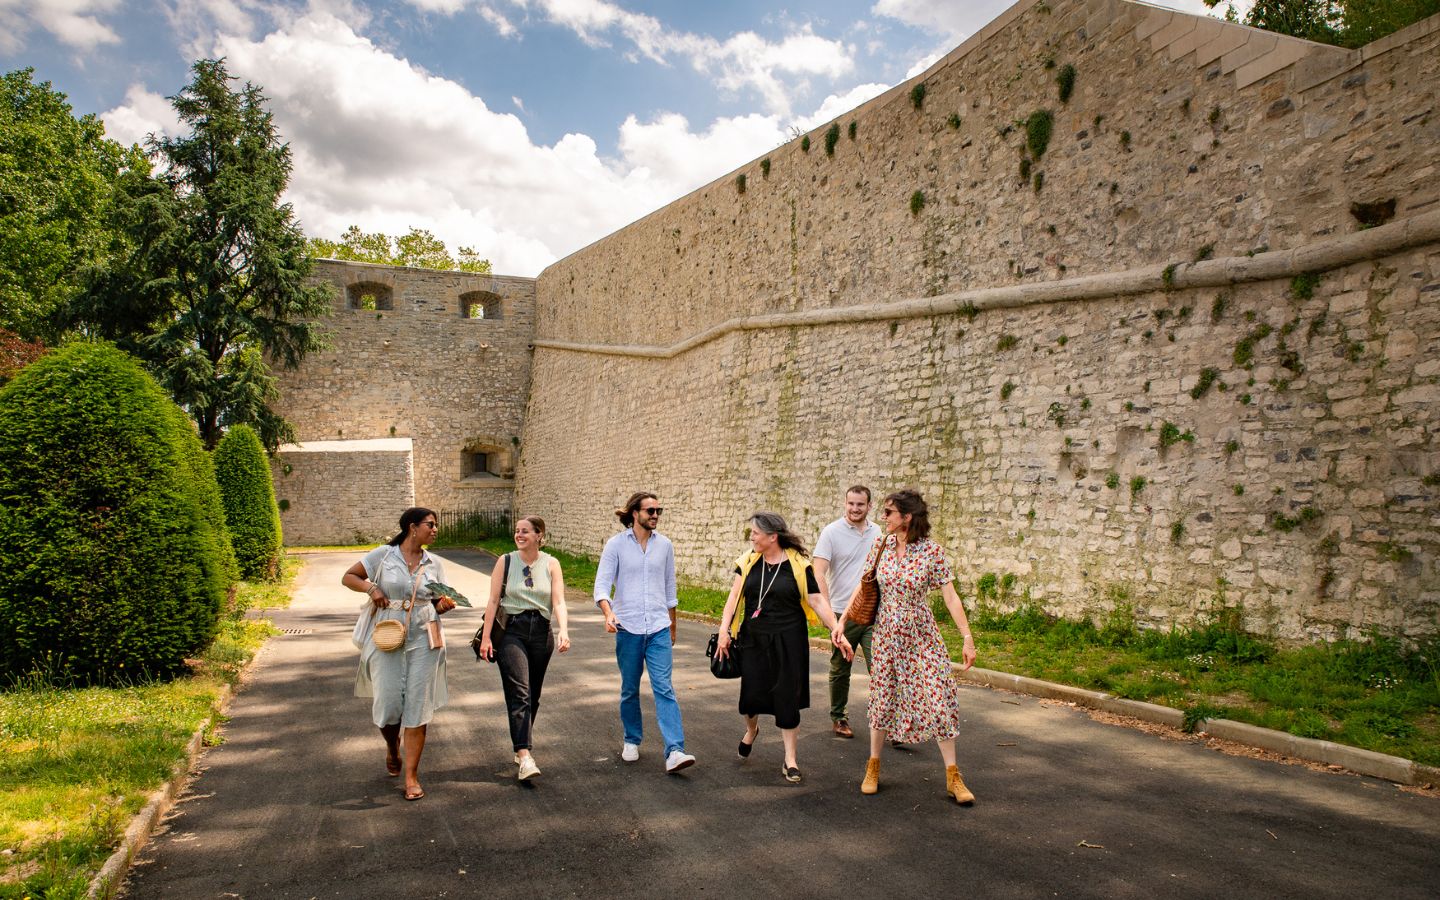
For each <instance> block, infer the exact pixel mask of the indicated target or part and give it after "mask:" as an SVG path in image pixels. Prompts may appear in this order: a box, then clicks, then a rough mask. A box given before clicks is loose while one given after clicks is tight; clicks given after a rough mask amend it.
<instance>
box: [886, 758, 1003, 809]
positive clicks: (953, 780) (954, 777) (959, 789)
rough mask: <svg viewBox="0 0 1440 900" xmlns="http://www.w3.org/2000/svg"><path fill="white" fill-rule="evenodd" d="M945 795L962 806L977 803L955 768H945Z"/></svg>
mask: <svg viewBox="0 0 1440 900" xmlns="http://www.w3.org/2000/svg"><path fill="white" fill-rule="evenodd" d="M876 768H877V769H878V768H879V766H876ZM860 789H861V790H862V791H863V790H864V789H865V788H864V787H863V786H862V787H861V788H860ZM945 793H947V794H949V795H950V796H952V797H954V798H955V802H956V803H959V804H960V805H961V806H969V805H970V804H972V803H974V802H975V795H974V794H972V793H970V789H969V788H967V787H966V786H965V779H963V778H961V777H960V770H959V769H958V768H956V767H955V766H946V767H945Z"/></svg>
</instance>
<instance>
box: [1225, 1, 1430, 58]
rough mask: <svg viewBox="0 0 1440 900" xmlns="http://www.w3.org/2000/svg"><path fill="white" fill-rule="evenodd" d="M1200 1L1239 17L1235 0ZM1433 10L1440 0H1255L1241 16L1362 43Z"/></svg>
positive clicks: (1345, 43) (1340, 42)
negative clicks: (1229, 0) (1231, 0)
mask: <svg viewBox="0 0 1440 900" xmlns="http://www.w3.org/2000/svg"><path fill="white" fill-rule="evenodd" d="M1204 3H1205V5H1206V6H1208V7H1210V8H1211V9H1214V8H1215V7H1217V6H1224V8H1225V18H1226V20H1227V21H1231V22H1238V21H1240V15H1239V13H1238V12H1237V10H1236V8H1235V4H1234V3H1232V2H1228V0H1204ZM1437 12H1440V0H1255V3H1254V4H1253V5H1252V6H1251V7H1250V11H1249V12H1247V13H1246V14H1245V19H1244V21H1245V24H1246V25H1250V26H1253V27H1255V28H1263V29H1265V30H1266V31H1274V32H1277V33H1279V34H1288V35H1290V36H1292V37H1298V38H1304V39H1305V40H1308V41H1318V42H1320V43H1324V44H1335V45H1337V46H1341V47H1363V46H1365V45H1366V44H1368V43H1370V42H1371V41H1375V40H1379V39H1380V38H1382V37H1384V36H1385V35H1387V34H1391V33H1393V32H1395V31H1399V30H1400V29H1401V28H1404V27H1405V26H1406V25H1410V24H1413V23H1415V22H1418V21H1420V20H1421V19H1423V18H1426V17H1427V16H1432V15H1434V14H1435V13H1437Z"/></svg>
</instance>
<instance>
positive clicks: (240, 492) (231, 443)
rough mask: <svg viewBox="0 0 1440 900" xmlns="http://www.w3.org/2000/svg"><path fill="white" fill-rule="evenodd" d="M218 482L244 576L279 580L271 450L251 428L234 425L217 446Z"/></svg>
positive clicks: (216, 475)
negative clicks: (277, 573) (269, 453)
mask: <svg viewBox="0 0 1440 900" xmlns="http://www.w3.org/2000/svg"><path fill="white" fill-rule="evenodd" d="M215 480H216V481H218V482H219V483H220V499H221V501H222V502H223V503H224V504H225V524H226V525H227V526H229V528H230V546H232V547H234V548H235V561H236V562H237V563H238V564H239V566H240V575H241V577H242V578H247V579H251V580H254V579H257V578H274V577H275V574H276V572H277V570H278V569H279V564H280V507H278V506H276V505H275V484H274V482H272V481H271V480H270V463H269V462H268V461H266V459H265V448H264V447H262V446H261V445H260V438H259V436H258V435H256V434H255V430H254V429H253V428H251V427H250V426H249V425H233V426H231V428H230V430H229V431H227V432H225V436H224V437H223V438H221V439H220V444H219V445H218V446H217V447H216V448H215Z"/></svg>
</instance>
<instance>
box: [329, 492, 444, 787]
mask: <svg viewBox="0 0 1440 900" xmlns="http://www.w3.org/2000/svg"><path fill="white" fill-rule="evenodd" d="M437 528H438V525H437V523H436V518H435V512H434V510H429V509H425V508H424V507H421V506H416V507H412V508H410V509H407V510H405V512H403V513H401V514H400V532H399V533H398V534H396V535H395V537H393V538H391V539H390V542H389V543H388V544H385V545H383V546H380V547H376V548H375V549H374V550H371V551H370V552H369V553H367V554H365V556H364V557H363V558H362V559H361V560H360V561H359V562H357V563H356V564H355V565H353V566H351V567H350V568H349V569H347V570H346V571H345V574H344V575H343V576H341V578H340V583H341V584H343V585H345V586H346V587H347V588H349V589H350V590H352V591H360V592H361V593H364V594H366V595H367V596H369V598H370V602H369V603H367V604H366V607H367V608H371V609H372V615H370V616H367V617H366V618H365V619H362V622H365V623H366V625H365V627H363V628H358V629H357V630H356V634H355V642H356V644H357V645H358V646H359V647H360V669H359V672H357V673H356V676H355V696H357V697H373V698H374V703H373V704H372V707H371V711H372V716H373V718H374V720H375V724H376V726H378V727H379V729H380V734H381V735H382V736H383V737H384V738H385V771H386V772H387V773H388V774H389V775H391V776H392V777H393V776H398V775H400V774H401V771H402V768H403V771H404V775H405V799H406V800H419V799H420V798H421V797H423V796H425V791H424V790H423V789H422V788H421V787H420V754H421V753H423V752H424V750H425V726H426V725H428V724H429V723H430V719H431V718H432V717H433V716H434V715H435V710H437V709H439V708H440V707H442V706H444V705H445V701H446V699H447V697H446V692H445V648H444V646H443V644H444V638H443V632H441V631H440V620H439V617H440V615H441V614H443V613H446V612H449V611H450V610H452V609H454V608H455V603H454V601H452V600H450V599H449V598H447V597H436V596H435V595H434V594H433V593H432V592H431V591H430V590H428V589H427V588H426V587H425V585H426V584H427V583H429V582H440V583H442V584H443V583H444V582H445V569H444V567H442V566H441V565H440V560H438V559H436V558H435V557H433V556H431V555H430V554H429V552H427V551H426V550H425V545H426V544H429V543H430V542H432V541H434V540H435V534H436V531H437ZM407 617H408V620H409V628H408V629H407V632H406V635H405V645H404V647H402V648H400V649H398V650H392V651H389V652H385V651H382V650H379V649H378V648H376V646H375V642H374V641H373V640H372V639H371V635H372V633H373V632H374V627H375V623H376V622H382V621H384V620H386V619H395V620H397V621H399V622H401V623H404V622H405V621H406V620H407ZM432 623H433V624H434V626H435V627H434V629H433V631H434V632H435V634H436V635H439V636H440V644H441V646H439V647H434V646H432V643H433V642H432V640H431V632H432V629H431V627H430V626H431V625H432ZM402 731H403V734H402ZM402 756H403V760H404V762H403V767H402V762H401V760H402Z"/></svg>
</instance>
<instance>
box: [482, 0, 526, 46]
mask: <svg viewBox="0 0 1440 900" xmlns="http://www.w3.org/2000/svg"><path fill="white" fill-rule="evenodd" d="M479 13H480V17H481V18H482V19H484V20H485V21H487V22H489V23H490V24H491V25H493V26H494V27H495V32H496V33H497V34H499V35H500V36H501V37H505V38H508V37H515V36H517V35H519V33H520V29H518V28H516V27H515V25H514V24H513V23H512V22H511V21H510V20H509V19H507V18H505V14H504V13H502V12H500V11H499V10H498V9H496V8H495V7H493V6H490V5H488V4H482V5H481V6H480V8H479Z"/></svg>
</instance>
